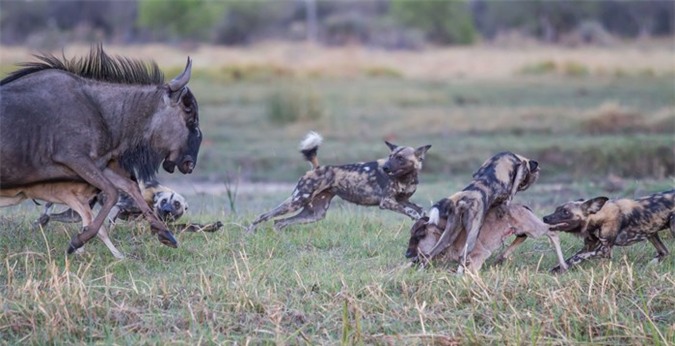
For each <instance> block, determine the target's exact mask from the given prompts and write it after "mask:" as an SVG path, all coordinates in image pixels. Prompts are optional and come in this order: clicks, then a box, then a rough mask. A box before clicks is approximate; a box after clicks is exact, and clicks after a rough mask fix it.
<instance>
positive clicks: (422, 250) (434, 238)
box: [405, 216, 445, 263]
mask: <svg viewBox="0 0 675 346" xmlns="http://www.w3.org/2000/svg"><path fill="white" fill-rule="evenodd" d="M441 220H442V221H441V222H439V225H434V224H432V223H429V218H428V217H426V216H424V217H422V218H420V219H418V220H417V221H415V223H414V224H413V225H412V227H411V228H410V240H409V241H408V250H406V252H405V257H406V258H409V259H410V260H411V261H412V262H413V263H417V262H418V261H419V260H420V256H424V255H425V254H427V253H429V252H431V249H433V248H434V245H436V242H438V239H439V238H440V237H441V234H442V233H443V228H445V220H443V219H441Z"/></svg>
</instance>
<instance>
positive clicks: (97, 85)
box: [0, 46, 202, 253]
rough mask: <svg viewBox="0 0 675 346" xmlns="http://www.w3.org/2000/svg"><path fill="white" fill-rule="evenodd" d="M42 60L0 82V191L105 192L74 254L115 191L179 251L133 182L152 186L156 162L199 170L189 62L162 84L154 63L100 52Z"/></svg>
mask: <svg viewBox="0 0 675 346" xmlns="http://www.w3.org/2000/svg"><path fill="white" fill-rule="evenodd" d="M37 58H38V59H39V60H40V62H33V63H27V64H25V65H24V68H22V69H19V70H17V71H15V72H13V73H11V74H10V75H9V76H8V77H6V78H4V79H3V80H2V81H0V93H1V94H2V98H0V162H2V165H0V189H1V190H7V189H21V188H26V187H30V186H32V185H36V184H44V185H46V184H49V183H52V182H62V181H66V182H68V181H73V182H82V183H87V184H89V185H92V186H93V187H95V188H96V189H98V190H100V191H102V192H103V193H104V194H105V196H106V202H105V203H104V204H103V207H102V208H101V210H100V212H99V213H98V214H97V215H96V217H95V218H94V220H93V222H92V223H91V224H90V225H88V226H85V227H84V228H83V230H82V232H81V233H80V234H75V235H74V236H73V237H72V239H71V242H70V246H69V248H68V252H69V253H71V252H73V251H74V250H76V249H77V248H79V247H81V246H82V245H84V243H85V242H87V241H88V240H89V239H91V238H92V237H93V236H95V235H96V233H97V232H98V229H100V228H101V226H102V225H103V222H104V219H105V217H106V216H107V215H108V213H109V212H110V210H111V209H112V208H113V206H114V204H115V203H116V202H117V200H118V189H119V190H121V191H123V192H125V193H127V194H128V195H129V196H130V197H131V198H132V199H134V201H136V203H137V204H138V205H139V206H140V207H141V210H142V212H143V215H144V217H145V219H146V220H147V221H148V222H149V223H150V226H151V228H152V230H153V232H154V233H157V235H158V238H159V239H160V241H161V242H162V243H163V244H165V245H168V246H171V247H176V246H177V242H176V239H175V238H174V237H173V235H172V234H171V232H169V231H168V229H167V227H166V225H165V224H164V223H163V222H161V221H160V220H159V219H157V217H156V216H155V215H154V213H153V212H152V210H151V209H150V208H149V207H148V206H147V205H146V204H145V203H143V197H142V196H141V193H140V190H139V189H138V185H137V184H136V183H135V182H133V181H132V180H131V179H130V178H131V177H132V176H134V177H136V178H138V179H140V180H143V181H147V180H149V179H150V178H154V176H155V174H156V172H157V170H158V168H159V166H160V164H161V165H162V167H163V168H164V169H165V170H166V171H168V172H170V173H171V172H173V171H174V169H175V167H176V166H178V169H179V170H180V171H181V173H184V174H187V173H191V172H192V170H193V169H194V166H195V164H196V160H197V154H198V151H199V146H200V143H201V139H202V136H201V131H200V129H199V117H198V109H197V101H196V99H195V98H194V96H193V95H192V92H191V91H190V90H189V89H188V88H187V83H188V81H189V79H190V72H191V66H192V62H191V60H190V59H189V58H188V62H187V65H186V67H185V70H184V71H183V72H182V73H181V74H180V75H178V76H177V77H176V78H174V79H173V80H171V81H170V82H168V83H164V77H163V75H162V73H161V71H160V70H159V67H158V66H157V64H155V63H152V64H151V65H149V66H148V65H145V64H144V63H142V62H140V61H137V60H132V59H128V58H123V57H117V58H111V57H110V56H108V55H107V54H106V53H105V52H104V51H103V49H102V47H101V46H98V47H93V48H92V50H91V52H90V54H89V56H88V57H85V58H82V59H79V60H75V59H73V60H67V59H65V58H63V59H59V58H56V57H54V56H51V55H43V56H38V57H37ZM10 197H12V196H10ZM14 197H18V196H14ZM69 206H70V207H72V208H76V207H79V206H75V205H69Z"/></svg>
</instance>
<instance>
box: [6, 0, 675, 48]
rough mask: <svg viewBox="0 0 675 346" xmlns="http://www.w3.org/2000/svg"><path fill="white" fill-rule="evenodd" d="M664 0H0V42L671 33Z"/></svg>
mask: <svg viewBox="0 0 675 346" xmlns="http://www.w3.org/2000/svg"><path fill="white" fill-rule="evenodd" d="M674 4H675V3H674V2H673V1H671V0H634V1H624V0H601V1H570V0H521V1H508V0H446V1H443V0H369V1H336V0H334V1H329V0H254V1H252V0H218V1H214V0H171V1H162V0H124V1H119V0H98V1H89V0H71V1H55V0H52V1H49V0H3V1H2V2H1V3H0V6H1V8H0V43H2V44H9V45H12V44H13V45H37V46H40V45H49V44H54V45H58V44H63V43H67V42H71V41H100V40H107V41H112V42H116V43H143V42H173V43H180V42H205V43H212V44H222V45H245V44H251V43H255V42H258V41H261V40H270V39H276V40H294V41H300V40H310V41H316V42H318V43H322V44H328V45H344V44H353V43H357V44H364V45H369V46H374V47H383V48H393V49H396V48H399V49H405V48H416V47H419V46H421V45H425V44H429V43H431V44H437V45H456V44H471V43H473V42H475V41H476V40H479V39H480V40H494V39H497V38H499V37H500V35H504V34H507V33H516V34H517V35H519V36H521V37H526V38H531V39H536V40H540V41H544V42H549V43H560V42H564V41H565V40H576V41H578V42H594V43H603V42H604V41H606V40H607V38H608V37H617V38H636V37H655V36H667V35H672V34H673V18H674V17H675V10H674V8H675V6H674Z"/></svg>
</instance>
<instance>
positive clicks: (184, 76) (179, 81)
mask: <svg viewBox="0 0 675 346" xmlns="http://www.w3.org/2000/svg"><path fill="white" fill-rule="evenodd" d="M191 74H192V59H190V57H188V58H187V65H185V70H184V71H183V72H182V73H181V74H180V75H178V77H176V78H174V79H172V80H171V82H169V89H170V90H171V91H172V92H175V91H178V90H181V89H183V88H184V87H185V86H186V85H187V83H188V82H189V81H190V75H191Z"/></svg>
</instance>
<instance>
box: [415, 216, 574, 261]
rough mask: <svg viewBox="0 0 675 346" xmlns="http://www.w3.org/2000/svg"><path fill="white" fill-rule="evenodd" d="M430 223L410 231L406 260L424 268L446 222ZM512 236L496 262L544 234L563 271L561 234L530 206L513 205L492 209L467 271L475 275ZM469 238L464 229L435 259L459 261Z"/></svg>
mask: <svg viewBox="0 0 675 346" xmlns="http://www.w3.org/2000/svg"><path fill="white" fill-rule="evenodd" d="M428 220H429V219H428V218H427V217H423V218H420V219H419V220H417V222H415V224H414V225H413V226H412V227H411V229H410V241H409V242H408V250H407V251H406V253H405V257H406V258H410V259H411V260H412V261H413V263H421V264H422V265H425V264H426V263H427V262H428V261H430V260H432V259H433V258H430V257H429V256H428V254H429V253H430V252H431V250H432V249H433V247H434V245H435V244H436V243H437V241H438V239H439V238H440V237H441V233H442V232H443V229H444V228H445V225H446V221H447V220H446V219H444V218H440V219H439V221H438V225H434V224H432V223H429V222H428ZM512 234H513V235H515V236H516V238H515V239H514V240H513V242H512V243H511V245H509V247H508V248H506V250H504V252H503V253H502V254H501V255H500V256H499V257H498V259H497V263H501V262H503V261H504V260H506V259H508V258H509V256H510V255H511V254H512V253H513V251H514V250H515V249H516V248H517V247H518V246H519V245H520V244H522V243H523V242H524V241H525V239H527V238H528V237H529V238H538V237H540V236H543V235H545V236H547V237H548V238H549V240H550V241H551V245H553V248H554V249H555V252H556V255H557V257H558V263H560V265H561V266H562V267H563V268H566V267H567V265H566V264H565V258H564V257H563V254H562V250H561V249H560V240H559V238H558V234H557V233H555V232H551V231H550V230H549V226H548V225H547V224H545V223H543V222H542V221H541V220H540V219H539V218H538V217H537V216H536V215H534V213H532V211H531V210H530V209H529V208H528V207H527V206H524V205H522V204H517V203H513V204H511V205H509V206H506V205H503V204H501V205H498V206H496V207H494V208H492V209H490V210H489V211H488V213H487V214H486V215H485V220H484V221H483V225H482V226H481V229H480V233H479V234H478V239H477V240H476V246H475V247H474V248H473V250H472V251H471V252H469V254H468V260H469V263H468V264H467V269H469V270H471V271H473V272H477V271H478V270H480V268H481V266H482V265H483V263H484V262H485V260H486V259H487V258H488V257H490V255H492V253H493V252H494V251H495V250H497V249H499V247H500V246H501V245H502V244H503V241H504V239H505V238H506V237H508V236H510V235H512ZM466 235H467V232H466V230H465V229H464V228H462V229H460V231H459V235H458V236H457V238H456V239H455V241H454V242H453V243H451V244H450V245H449V246H448V247H446V248H444V249H443V251H441V252H440V253H439V254H438V256H436V257H435V258H437V259H445V260H448V261H459V260H460V257H461V254H462V250H463V249H464V244H465V242H466Z"/></svg>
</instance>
